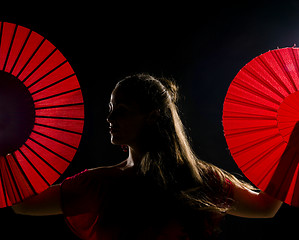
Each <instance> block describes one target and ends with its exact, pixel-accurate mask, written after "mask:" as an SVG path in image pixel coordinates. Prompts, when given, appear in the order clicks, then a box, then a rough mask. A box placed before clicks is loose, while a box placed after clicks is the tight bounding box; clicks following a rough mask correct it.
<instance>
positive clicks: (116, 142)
mask: <svg viewBox="0 0 299 240" xmlns="http://www.w3.org/2000/svg"><path fill="white" fill-rule="evenodd" d="M111 143H112V144H113V145H124V141H122V140H121V139H119V138H117V137H113V136H111Z"/></svg>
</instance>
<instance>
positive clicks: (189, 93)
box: [0, 1, 299, 240]
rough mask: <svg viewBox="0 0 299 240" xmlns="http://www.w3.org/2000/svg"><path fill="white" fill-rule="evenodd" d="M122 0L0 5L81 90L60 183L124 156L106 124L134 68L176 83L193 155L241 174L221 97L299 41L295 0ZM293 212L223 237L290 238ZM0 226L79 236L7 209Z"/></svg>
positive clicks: (2, 15) (230, 223) (229, 226)
mask: <svg viewBox="0 0 299 240" xmlns="http://www.w3.org/2000/svg"><path fill="white" fill-rule="evenodd" d="M77 2H78V1H77ZM124 2H125V3H122V4H120V3H118V2H110V3H103V2H93V3H84V4H83V3H81V2H78V3H72V4H68V3H63V2H62V1H61V2H57V3H56V2H49V3H39V4H32V5H28V3H23V4H24V5H21V6H20V5H12V6H5V5H3V6H2V7H1V9H0V20H1V21H7V22H12V23H16V24H19V25H22V26H24V27H27V28H30V29H32V30H33V31H36V32H37V33H39V34H41V35H42V36H44V37H45V38H46V39H48V40H49V41H50V42H51V43H53V44H54V45H55V46H56V47H57V48H58V49H59V50H60V51H61V52H62V53H63V54H64V56H65V57H66V58H67V59H68V61H69V62H70V64H71V66H72V67H73V69H74V71H75V72H76V74H77V77H78V79H79V82H80V84H81V87H82V92H83V97H84V101H85V115H86V120H85V127H84V133H83V137H82V141H81V145H80V148H79V150H78V152H77V154H76V156H75V158H74V160H73V162H72V164H71V165H70V167H69V168H68V169H67V171H66V172H65V173H64V174H63V176H62V177H61V178H60V179H59V180H58V181H57V182H58V183H59V182H61V181H62V180H63V179H64V178H66V177H67V176H71V175H73V174H74V173H77V172H79V171H81V170H83V169H85V168H90V167H96V166H101V165H107V164H112V163H116V162H119V161H120V160H122V159H124V157H125V155H124V153H122V151H121V150H120V148H119V147H116V146H112V145H111V144H110V141H109V140H110V139H109V133H108V124H107V122H106V119H105V118H106V114H107V112H108V102H109V97H110V93H111V90H112V89H113V86H114V85H115V83H116V82H117V81H118V80H120V79H121V78H122V77H125V76H126V75H128V74H133V73H138V72H148V73H150V74H153V75H156V76H165V77H173V78H174V79H176V81H177V82H178V84H179V86H180V89H181V95H182V97H181V100H180V109H181V112H182V119H183V121H184V123H185V125H186V127H187V129H188V131H189V134H190V136H191V138H192V146H193V147H194V150H195V152H196V153H197V154H198V155H199V156H200V157H201V158H202V159H203V160H206V161H208V162H211V163H214V164H215V165H217V166H219V167H222V168H224V169H225V170H227V171H229V172H232V173H236V174H240V175H241V172H240V171H239V170H238V168H237V166H236V164H235V163H234V161H233V159H232V158H231V156H230V154H229V151H228V149H227V145H226V142H225V138H224V135H223V128H222V122H221V117H222V104H223V101H224V98H225V94H226V91H227V89H228V87H229V84H230V82H231V81H232V80H233V78H234V76H235V75H236V74H237V73H238V71H239V70H240V69H241V68H242V67H243V66H244V65H245V64H246V63H247V62H249V61H250V60H251V59H253V58H254V57H256V56H258V55H260V54H262V53H264V52H266V51H268V50H272V49H275V48H277V47H280V48H282V47H291V46H293V45H295V44H299V2H298V1H258V2H254V1H240V2H236V1H234V2H233V3H232V4H231V3H229V2H225V3H221V4H219V3H218V2H214V1H211V2H208V3H206V2H203V1H201V2H199V3H194V4H193V5H188V3H182V2H180V1H178V2H177V3H169V4H166V3H165V2H159V3H154V2H152V1H143V2H142V3H139V2H136V3H134V4H133V3H132V4H130V3H129V2H126V1H124ZM243 178H244V177H243ZM298 213H299V211H298V209H297V208H293V207H289V206H287V205H284V206H283V207H282V208H281V210H280V211H279V213H278V214H277V215H276V216H275V218H273V219H242V218H237V217H232V216H227V217H226V219H225V221H224V223H223V234H222V239H252V238H254V239H256V240H258V239H280V238H282V237H283V238H285V239H287V238H294V237H295V238H296V233H297V226H298V223H299V220H297V216H298ZM0 220H1V221H0V222H1V224H0V233H1V237H0V238H1V239H19V237H20V234H21V236H22V237H23V238H28V239H77V238H76V237H75V236H74V235H73V234H72V233H71V231H70V230H69V229H68V227H67V226H66V224H65V223H64V219H63V217H62V216H51V217H29V216H18V215H15V214H14V213H13V212H12V211H11V209H10V208H5V209H0Z"/></svg>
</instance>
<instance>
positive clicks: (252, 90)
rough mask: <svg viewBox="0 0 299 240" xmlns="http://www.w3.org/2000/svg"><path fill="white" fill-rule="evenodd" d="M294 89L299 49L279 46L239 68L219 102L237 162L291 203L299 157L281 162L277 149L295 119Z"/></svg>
mask: <svg viewBox="0 0 299 240" xmlns="http://www.w3.org/2000/svg"><path fill="white" fill-rule="evenodd" d="M298 89H299V49H298V48H283V49H277V50H273V51H269V52H266V53H264V54H262V55H260V56H258V57H256V58H254V59H253V60H252V61H250V62H249V63H248V64H247V65H245V66H244V67H243V68H242V69H241V70H240V72H239V73H238V74H237V76H236V77H235V78H234V80H233V81H232V83H231V84H230V87H229V89H228V92H227V95H226V98H225V101H224V107H223V127H224V133H225V137H226V140H227V144H228V147H229V149H230V152H231V154H232V156H233V158H234V160H235V162H236V163H237V165H238V166H239V168H240V169H241V170H242V172H243V173H244V174H245V176H246V177H247V178H248V179H249V180H250V181H251V182H252V183H253V184H255V185H256V186H257V187H258V188H260V189H261V190H263V191H265V192H266V193H268V194H269V195H272V196H273V197H276V198H278V199H280V200H282V201H284V202H286V203H288V204H291V205H293V206H299V196H298V194H299V192H298V191H299V175H298V169H299V164H298V163H299V158H296V157H292V159H291V158H290V159H284V161H283V162H282V160H281V155H282V153H283V152H284V150H285V148H286V146H287V143H288V141H289V137H290V134H291V132H292V130H293V128H294V126H295V124H296V122H297V121H299V92H298ZM298 151H299V149H298ZM270 186H271V187H270Z"/></svg>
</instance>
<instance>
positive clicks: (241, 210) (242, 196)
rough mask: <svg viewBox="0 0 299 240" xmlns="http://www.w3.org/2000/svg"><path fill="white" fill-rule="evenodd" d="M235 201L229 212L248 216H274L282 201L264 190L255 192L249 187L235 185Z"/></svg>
mask: <svg viewBox="0 0 299 240" xmlns="http://www.w3.org/2000/svg"><path fill="white" fill-rule="evenodd" d="M232 190H233V199H234V203H233V206H232V207H231V209H230V210H229V211H228V212H227V213H228V214H231V215H234V216H239V217H247V218H272V217H274V216H275V214H276V213H277V211H278V210H279V208H280V207H281V205H282V202H281V201H279V200H276V199H274V198H272V197H270V196H269V195H268V194H266V193H264V192H259V193H258V192H254V191H252V190H249V189H247V188H243V187H239V186H233V189H232Z"/></svg>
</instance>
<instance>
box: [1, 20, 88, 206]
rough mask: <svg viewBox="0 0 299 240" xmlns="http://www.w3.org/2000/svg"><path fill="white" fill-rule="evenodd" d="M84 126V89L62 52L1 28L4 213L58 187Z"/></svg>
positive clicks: (17, 29)
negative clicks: (52, 186)
mask: <svg viewBox="0 0 299 240" xmlns="http://www.w3.org/2000/svg"><path fill="white" fill-rule="evenodd" d="M83 124H84V104H83V98H82V93H81V89H80V85H79V82H78V80H77V77H76V75H75V73H74V71H73V69H72V67H71V66H70V64H69V63H68V61H67V60H66V59H65V57H64V56H63V55H62V54H61V52H60V51H59V50H58V49H57V48H56V47H55V46H53V44H51V43H50V42H49V41H48V40H46V39H45V38H44V37H42V36H41V35H39V34H38V33H36V32H34V31H32V30H30V29H28V28H25V27H22V26H19V25H16V24H12V23H7V22H0V207H6V206H11V205H13V204H15V203H18V202H20V201H22V200H23V199H25V198H27V197H29V196H32V195H34V194H37V193H39V192H41V191H43V190H45V189H46V188H47V187H48V186H49V185H51V184H53V183H54V182H55V181H56V180H57V179H58V178H59V176H60V175H61V174H62V173H63V172H64V171H65V169H66V168H67V167H68V165H69V164H70V162H71V161H72V159H73V157H74V155H75V153H76V150H77V148H78V146H79V143H80V139H81V136H82V131H83Z"/></svg>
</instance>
